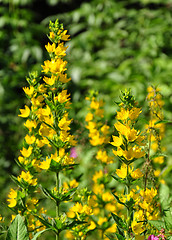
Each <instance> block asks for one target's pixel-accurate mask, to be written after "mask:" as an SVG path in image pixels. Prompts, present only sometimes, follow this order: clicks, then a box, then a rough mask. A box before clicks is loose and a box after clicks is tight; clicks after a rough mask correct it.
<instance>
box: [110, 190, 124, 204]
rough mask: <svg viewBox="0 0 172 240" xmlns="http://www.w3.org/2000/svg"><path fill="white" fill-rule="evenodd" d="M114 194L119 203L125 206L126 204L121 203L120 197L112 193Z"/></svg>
mask: <svg viewBox="0 0 172 240" xmlns="http://www.w3.org/2000/svg"><path fill="white" fill-rule="evenodd" d="M112 194H113V195H114V197H115V198H116V200H117V202H118V203H120V204H122V205H124V206H125V203H123V202H121V201H120V200H119V197H118V196H117V195H115V193H112Z"/></svg>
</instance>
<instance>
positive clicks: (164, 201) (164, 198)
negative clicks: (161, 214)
mask: <svg viewBox="0 0 172 240" xmlns="http://www.w3.org/2000/svg"><path fill="white" fill-rule="evenodd" d="M169 194H170V190H169V187H168V186H167V185H165V184H161V186H160V190H159V197H160V203H161V205H162V209H163V210H164V209H166V208H168V206H169Z"/></svg>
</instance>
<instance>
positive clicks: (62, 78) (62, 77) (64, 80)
mask: <svg viewBox="0 0 172 240" xmlns="http://www.w3.org/2000/svg"><path fill="white" fill-rule="evenodd" d="M70 80H71V78H67V74H62V73H59V81H60V82H62V83H67V82H69V81H70Z"/></svg>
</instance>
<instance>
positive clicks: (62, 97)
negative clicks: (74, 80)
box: [54, 90, 70, 103]
mask: <svg viewBox="0 0 172 240" xmlns="http://www.w3.org/2000/svg"><path fill="white" fill-rule="evenodd" d="M69 96H70V94H67V90H62V92H61V93H59V94H58V96H57V97H55V98H54V99H55V100H58V101H59V103H65V102H68V101H69V100H70V98H68V97H69Z"/></svg>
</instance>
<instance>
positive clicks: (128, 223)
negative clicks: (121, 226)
mask: <svg viewBox="0 0 172 240" xmlns="http://www.w3.org/2000/svg"><path fill="white" fill-rule="evenodd" d="M126 187H127V195H129V194H130V180H129V165H128V164H127V185H126ZM130 215H131V214H130V211H129V209H128V208H127V227H128V231H127V239H130V234H129V227H130V222H131V221H130Z"/></svg>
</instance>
